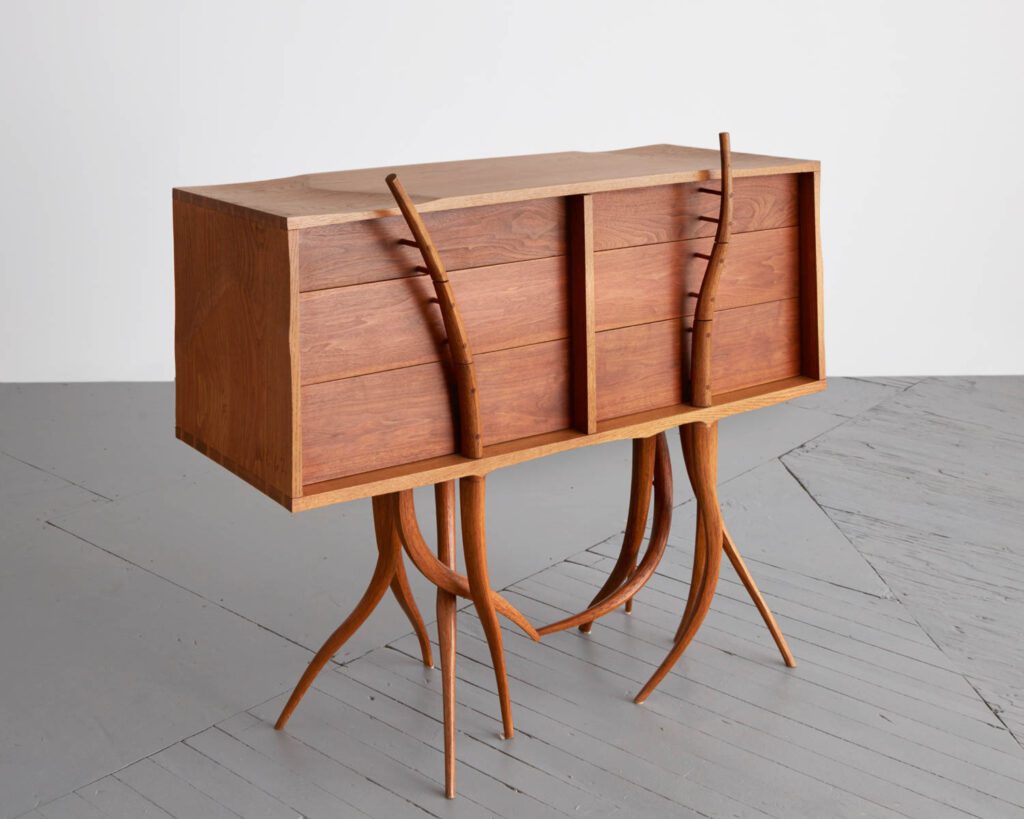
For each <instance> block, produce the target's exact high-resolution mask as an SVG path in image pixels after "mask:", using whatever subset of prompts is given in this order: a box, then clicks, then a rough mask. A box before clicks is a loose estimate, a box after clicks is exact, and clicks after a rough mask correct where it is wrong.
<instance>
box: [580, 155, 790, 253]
mask: <svg viewBox="0 0 1024 819" xmlns="http://www.w3.org/2000/svg"><path fill="white" fill-rule="evenodd" d="M719 186H720V183H719V182H718V181H717V180H711V181H708V182H688V183H685V184H679V185H658V186H655V187H651V188H630V189H628V190H621V191H609V192H607V193H596V194H594V249H595V250H611V249H613V248H617V247H633V246H635V245H650V244H656V243H658V242H678V241H683V240H685V239H696V238H698V237H701V236H713V235H714V233H715V224H714V222H709V221H705V219H702V218H701V217H705V218H711V217H715V216H717V215H718V206H719V197H717V196H714V195H712V194H707V193H701V191H700V189H701V188H706V189H711V190H717V189H718V188H719ZM797 188H798V178H797V175H796V174H776V175H774V176H756V177H741V178H739V179H736V180H735V183H734V185H733V208H734V213H733V223H732V224H733V234H736V233H745V232H747V231H752V230H768V229H771V228H780V227H792V226H793V225H796V224H798V223H799V200H798V189H797Z"/></svg>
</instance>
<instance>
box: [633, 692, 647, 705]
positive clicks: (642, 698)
mask: <svg viewBox="0 0 1024 819" xmlns="http://www.w3.org/2000/svg"><path fill="white" fill-rule="evenodd" d="M633 702H634V704H636V705H643V704H644V703H645V702H647V695H646V694H637V695H636V696H635V697H633Z"/></svg>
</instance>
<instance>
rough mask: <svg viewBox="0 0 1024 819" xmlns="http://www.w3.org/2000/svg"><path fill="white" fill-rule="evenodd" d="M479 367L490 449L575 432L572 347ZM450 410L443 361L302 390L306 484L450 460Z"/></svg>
mask: <svg viewBox="0 0 1024 819" xmlns="http://www.w3.org/2000/svg"><path fill="white" fill-rule="evenodd" d="M474 360H475V362H476V369H477V382H478V384H477V385H478V390H479V396H480V414H481V418H482V426H483V438H484V444H485V445H490V444H495V443H501V442H503V441H511V440H515V439H517V438H523V437H526V436H529V435H537V434H541V433H544V432H553V431H555V430H559V429H565V428H566V427H568V426H569V424H570V411H569V344H568V341H567V340H565V339H559V340H556V341H549V342H545V343H542V344H532V345H529V346H526V347H516V348H513V349H509V350H497V351H494V352H490V353H482V354H479V355H475V356H474ZM452 406H453V402H452V397H451V391H450V389H449V384H448V381H447V379H446V377H445V372H444V367H443V366H442V365H441V364H440V363H437V362H434V363H430V364H420V365H416V366H413V367H405V368H403V369H400V370H389V371H386V372H378V373H372V374H369V375H361V376H355V377H353V378H345V379H342V380H340V381H329V382H325V383H322V384H313V385H309V386H306V387H303V388H302V451H303V483H305V484H310V483H316V482H318V481H324V480H329V479H331V478H340V477H344V476H346V475H355V474H358V473H361V472H368V471H370V470H374V469H384V468H386V467H389V466H397V465H399V464H403V463H411V462H413V461H418V460H424V459H427V458H435V457H440V456H442V455H450V454H452V453H453V452H455V448H456V444H455V430H454V427H453V423H452Z"/></svg>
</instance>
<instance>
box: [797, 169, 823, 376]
mask: <svg viewBox="0 0 1024 819" xmlns="http://www.w3.org/2000/svg"><path fill="white" fill-rule="evenodd" d="M797 195H798V197H799V217H800V371H801V373H802V374H803V375H805V376H807V377H808V378H817V379H822V378H824V377H825V327H824V315H825V299H824V294H823V290H822V263H821V221H820V219H821V216H820V207H821V205H820V180H819V174H818V172H817V171H814V172H810V173H802V174H800V175H799V185H798V188H797Z"/></svg>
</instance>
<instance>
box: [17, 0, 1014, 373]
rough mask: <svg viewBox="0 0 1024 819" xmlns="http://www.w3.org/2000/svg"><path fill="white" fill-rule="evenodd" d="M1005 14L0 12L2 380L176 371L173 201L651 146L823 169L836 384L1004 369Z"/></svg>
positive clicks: (789, 7) (34, 6) (685, 6)
mask: <svg viewBox="0 0 1024 819" xmlns="http://www.w3.org/2000/svg"><path fill="white" fill-rule="evenodd" d="M1020 8H1021V5H1020V4H1017V3H1014V2H1010V0H1007V2H1004V3H996V2H956V3H954V2H919V3H909V2H902V3H893V2H889V3H882V2H863V0H858V2H849V3H846V4H840V3H838V2H832V3H830V2H820V3H818V2H807V3H796V2H793V3H782V4H777V3H766V2H763V0H762V1H761V2H743V3H715V2H710V1H709V2H699V3H698V2H648V0H629V2H617V3H610V2H559V1H558V0H544V1H543V2H525V1H524V0H519V1H518V2H496V0H487V1H486V2H481V1H480V0H477V2H441V1H440V0H434V1H433V2H423V0H420V2H401V1H400V0H387V1H386V2H382V0H360V2H349V3H344V2H306V3H298V2H285V1H284V0H277V2H256V0H245V2H218V1H217V0H205V2H179V1H176V2H156V0H142V2H140V0H125V2H82V1H81V0H77V1H74V2H66V3H61V2H54V1H53V0H31V2H5V3H3V5H2V12H3V14H2V21H3V26H2V30H0V77H3V81H2V83H0V111H2V112H3V126H2V128H0V162H2V163H3V165H2V171H3V172H2V177H0V182H2V191H0V203H2V205H0V206H2V208H3V212H2V214H0V232H2V235H0V254H2V256H0V286H2V298H0V381H53V380H57V381H70V380H134V379H170V378H172V377H173V299H172V286H173V283H172V255H171V213H170V201H171V197H170V189H171V187H172V186H173V185H189V184H209V183H216V182H236V181H243V180H249V179H260V178H267V177H275V176H285V175H291V174H297V173H304V172H309V171H322V170H334V169H340V168H356V167H366V166H379V165H386V164H390V163H395V164H397V163H406V162H419V161H432V160H444V159H460V158H469V157H484V156H500V155H506V154H518V153H533V152H540V151H561V150H571V149H581V150H600V149H609V148H619V147H627V146H631V145H639V144H648V143H654V142H676V143H680V144H684V145H704V146H708V147H713V146H714V144H715V138H716V134H717V132H718V131H719V130H725V129H727V130H730V131H731V132H732V135H733V146H734V148H735V149H736V150H738V151H744V150H749V151H753V152H760V153H769V154H770V153H777V154H782V155H788V156H797V157H812V158H817V159H820V160H822V163H823V200H822V209H823V222H824V248H825V263H826V309H827V317H826V324H827V328H828V330H827V332H828V366H829V371H830V373H831V374H833V375H863V374H879V375H884V374H901V373H907V374H909V373H921V374H941V373H1007V372H1018V373H1019V372H1024V331H1022V329H1021V328H1022V324H1024V318H1022V314H1021V308H1022V307H1024V269H1022V268H1024V265H1022V263H1021V260H1020V255H1019V250H1020V247H1021V242H1020V239H1019V237H1018V236H1017V235H1016V234H1015V231H1017V230H1021V229H1022V226H1024V195H1022V194H1024V191H1022V179H1024V151H1022V144H1024V127H1022V119H1024V114H1022V79H1024V71H1022V68H1024V60H1022V57H1021V54H1022V51H1021V49H1020V47H1019V42H1018V40H1019V36H1020V31H1021V26H1022V23H1024V13H1022V12H1021V10H1020Z"/></svg>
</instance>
